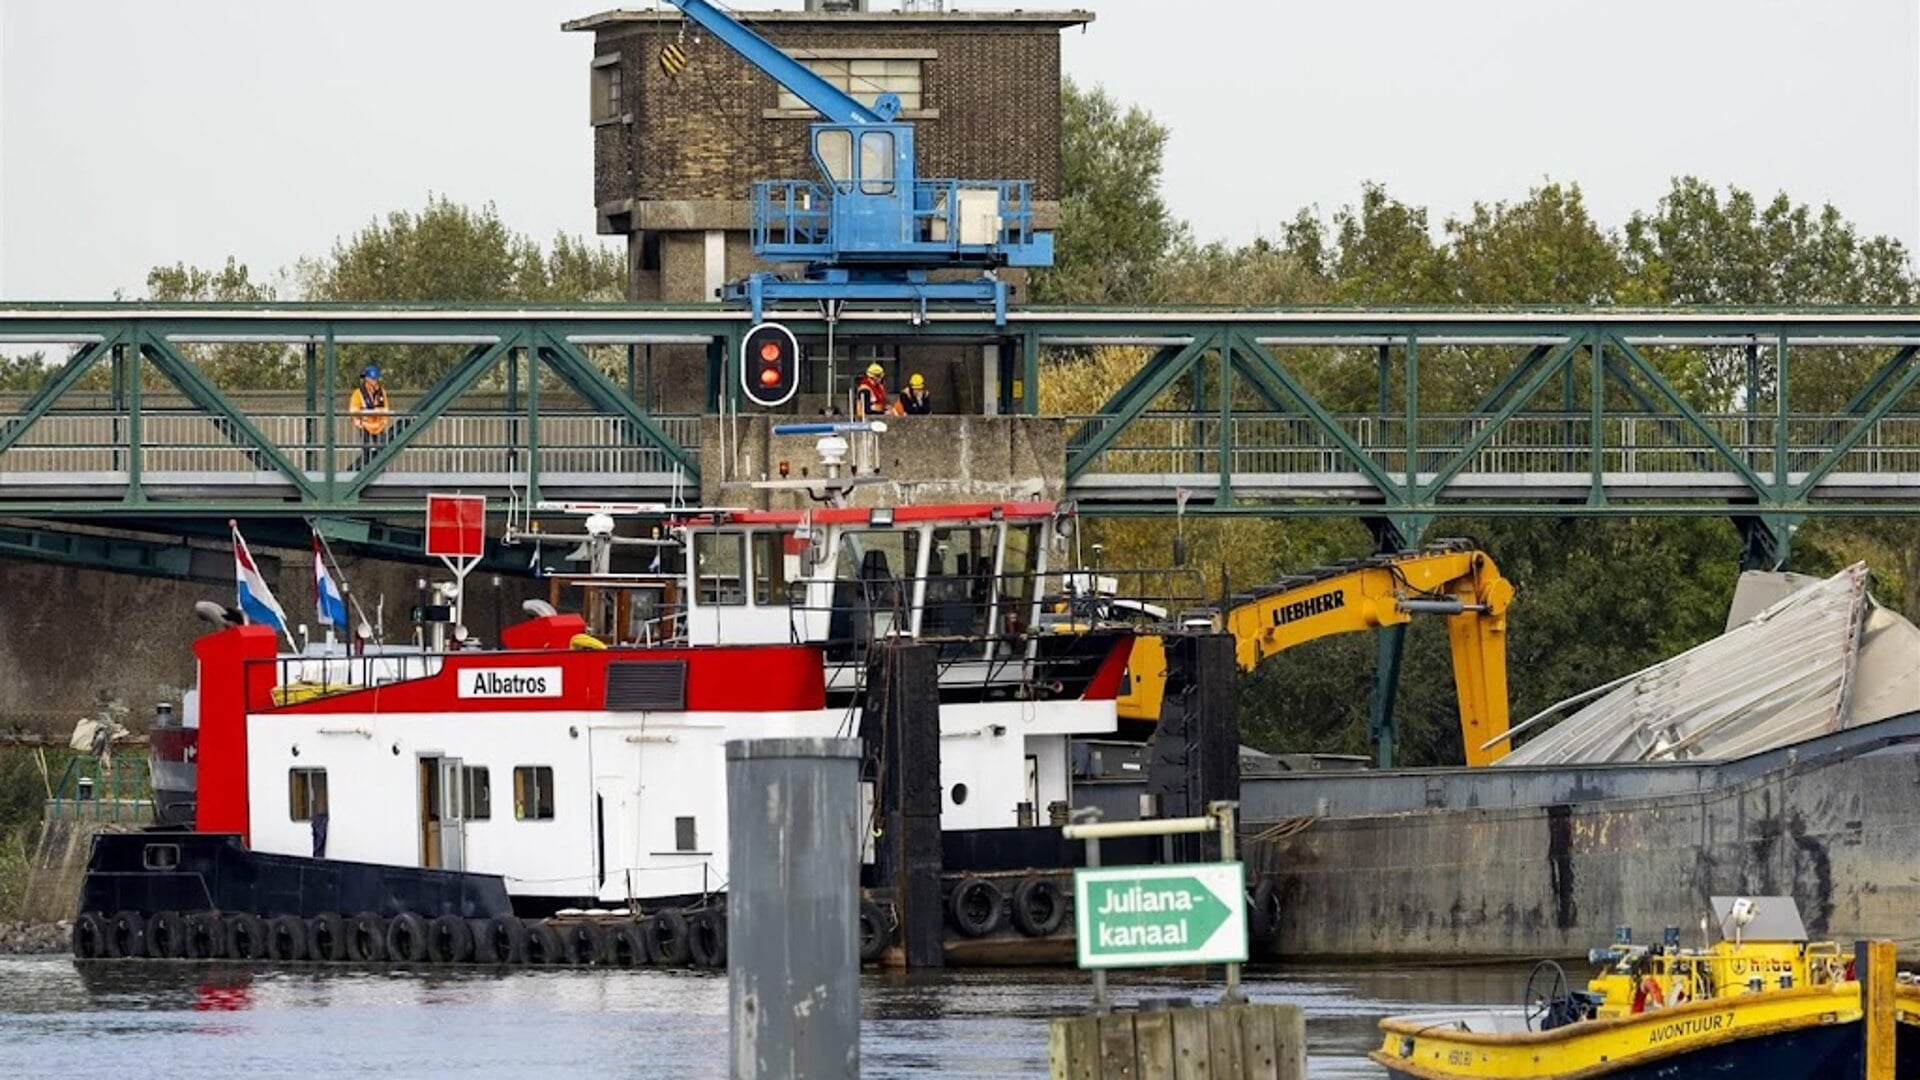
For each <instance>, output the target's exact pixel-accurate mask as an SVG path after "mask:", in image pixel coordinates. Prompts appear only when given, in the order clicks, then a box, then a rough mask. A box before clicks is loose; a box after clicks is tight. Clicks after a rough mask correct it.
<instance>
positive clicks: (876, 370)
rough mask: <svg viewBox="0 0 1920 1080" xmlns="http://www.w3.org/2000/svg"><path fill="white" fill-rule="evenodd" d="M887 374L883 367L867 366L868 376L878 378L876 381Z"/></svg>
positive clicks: (876, 365) (877, 365)
mask: <svg viewBox="0 0 1920 1080" xmlns="http://www.w3.org/2000/svg"><path fill="white" fill-rule="evenodd" d="M886 373H887V369H886V368H883V367H881V366H880V365H879V364H868V365H867V374H868V375H870V376H872V377H874V378H876V379H877V378H879V377H880V376H882V375H885V374H886Z"/></svg>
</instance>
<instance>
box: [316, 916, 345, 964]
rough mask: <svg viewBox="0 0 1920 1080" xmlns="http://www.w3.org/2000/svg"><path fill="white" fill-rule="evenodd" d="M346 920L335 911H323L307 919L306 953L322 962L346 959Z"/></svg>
mask: <svg viewBox="0 0 1920 1080" xmlns="http://www.w3.org/2000/svg"><path fill="white" fill-rule="evenodd" d="M347 933H348V931H347V920H346V919H344V918H342V917H341V916H340V915H339V913H337V912H332V911H328V912H323V913H321V914H319V915H315V916H314V917H313V918H311V919H308V920H307V955H308V956H310V957H312V958H314V959H315V960H319V961H321V962H323V963H329V964H338V963H342V962H344V961H345V960H346V959H347Z"/></svg>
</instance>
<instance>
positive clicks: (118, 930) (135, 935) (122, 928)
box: [107, 911, 147, 957]
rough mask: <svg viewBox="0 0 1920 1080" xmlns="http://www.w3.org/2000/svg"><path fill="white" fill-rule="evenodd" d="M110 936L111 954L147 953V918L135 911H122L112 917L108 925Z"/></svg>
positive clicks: (143, 954) (135, 955)
mask: <svg viewBox="0 0 1920 1080" xmlns="http://www.w3.org/2000/svg"><path fill="white" fill-rule="evenodd" d="M107 929H108V932H109V934H110V935H111V937H112V939H113V940H112V944H113V955H115V956H133V957H139V956H145V955H147V918H146V916H144V915H142V914H140V913H139V912H137V911H122V912H120V913H119V914H118V915H115V916H114V917H113V922H112V923H111V924H109V925H108V928H107Z"/></svg>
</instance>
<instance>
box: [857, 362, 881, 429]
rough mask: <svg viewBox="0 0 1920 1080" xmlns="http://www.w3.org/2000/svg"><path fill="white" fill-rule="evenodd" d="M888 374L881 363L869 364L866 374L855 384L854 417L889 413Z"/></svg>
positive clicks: (858, 418) (860, 418) (861, 417)
mask: <svg viewBox="0 0 1920 1080" xmlns="http://www.w3.org/2000/svg"><path fill="white" fill-rule="evenodd" d="M886 374H887V372H886V369H885V368H883V367H881V366H880V365H879V364H868V365H867V373H866V375H865V376H864V377H862V378H861V380H860V381H859V382H857V383H855V384H854V386H853V417H854V419H856V420H865V419H866V418H868V417H870V416H885V415H886V414H887V383H886Z"/></svg>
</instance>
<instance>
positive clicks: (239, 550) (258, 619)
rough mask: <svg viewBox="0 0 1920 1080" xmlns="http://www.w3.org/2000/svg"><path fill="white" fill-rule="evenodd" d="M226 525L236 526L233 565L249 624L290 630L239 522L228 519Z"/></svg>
mask: <svg viewBox="0 0 1920 1080" xmlns="http://www.w3.org/2000/svg"><path fill="white" fill-rule="evenodd" d="M227 525H228V526H229V527H231V528H232V529H233V567H234V576H235V578H236V580H237V583H238V585H239V589H240V611H241V612H242V613H243V614H244V615H246V617H247V621H248V622H250V623H258V624H259V625H261V626H271V627H273V628H274V629H276V630H278V631H280V632H281V633H282V634H285V633H287V613H286V612H284V611H282V610H280V601H278V600H275V599H274V598H273V590H272V589H269V588H267V579H266V578H264V577H261V576H260V568H259V567H258V566H256V565H254V561H253V553H252V552H250V551H248V550H247V542H246V540H245V539H244V538H242V537H241V535H240V524H239V523H238V522H235V521H229V522H227Z"/></svg>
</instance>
